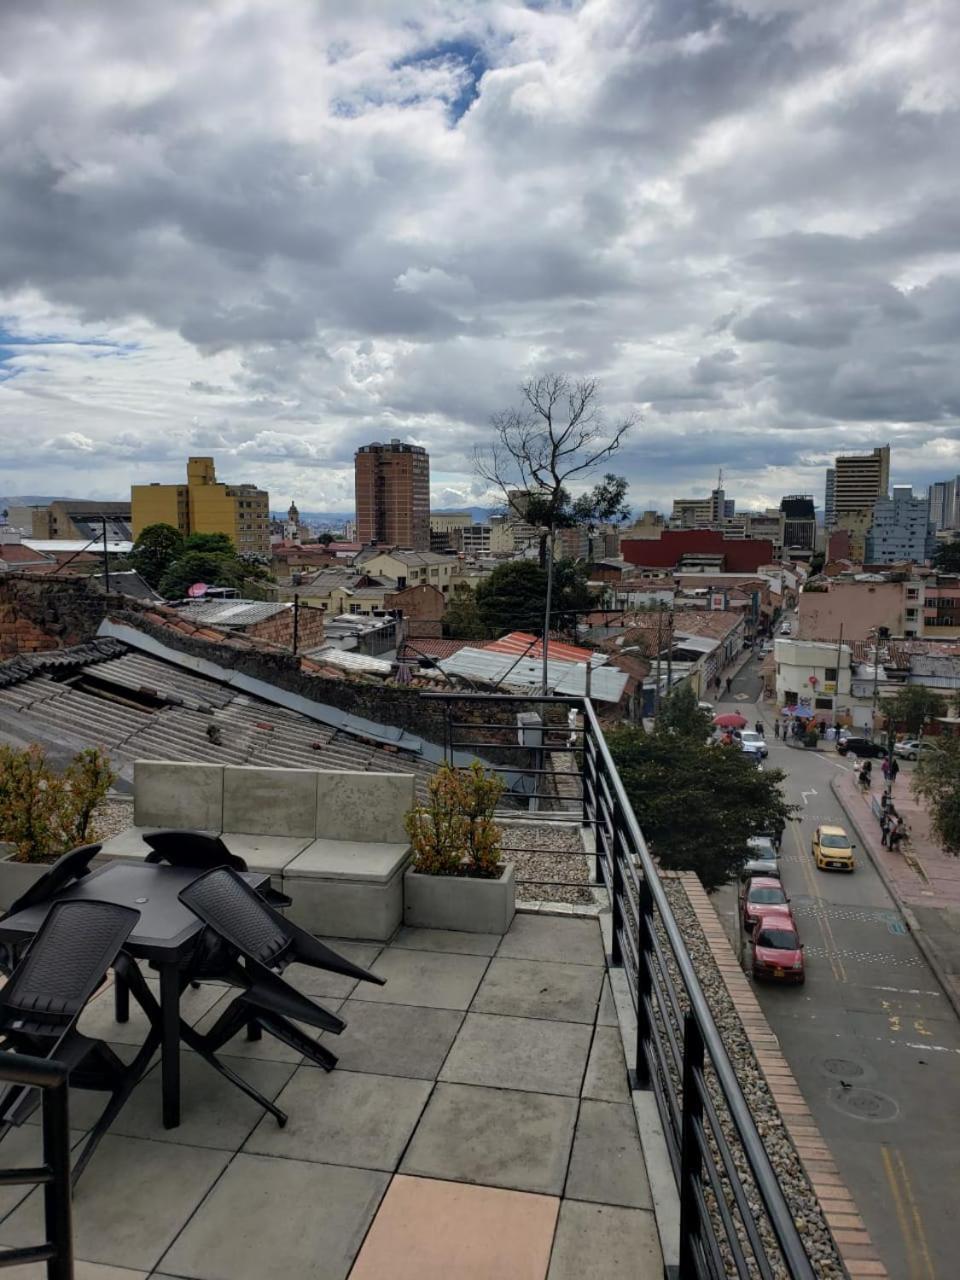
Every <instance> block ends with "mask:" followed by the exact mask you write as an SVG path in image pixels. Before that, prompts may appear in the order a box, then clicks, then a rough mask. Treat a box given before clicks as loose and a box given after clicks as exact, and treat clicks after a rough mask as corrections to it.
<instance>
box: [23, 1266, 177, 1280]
mask: <svg viewBox="0 0 960 1280" xmlns="http://www.w3.org/2000/svg"><path fill="white" fill-rule="evenodd" d="M154 1275H156V1272H154ZM3 1276H4V1280H46V1277H47V1264H46V1263H45V1262H30V1263H25V1264H24V1265H23V1266H21V1267H7V1268H6V1269H5V1270H4V1272H3ZM73 1280H147V1272H146V1271H128V1270H127V1268H126V1267H104V1266H102V1265H101V1264H100V1263H99V1262H75V1263H74V1264H73ZM158 1280H162V1278H159V1277H158ZM174 1280H175V1278H174Z"/></svg>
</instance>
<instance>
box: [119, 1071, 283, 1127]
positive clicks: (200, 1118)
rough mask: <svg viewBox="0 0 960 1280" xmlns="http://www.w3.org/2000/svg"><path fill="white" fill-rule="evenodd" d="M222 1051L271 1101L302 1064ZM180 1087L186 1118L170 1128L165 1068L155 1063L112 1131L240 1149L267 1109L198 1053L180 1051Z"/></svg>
mask: <svg viewBox="0 0 960 1280" xmlns="http://www.w3.org/2000/svg"><path fill="white" fill-rule="evenodd" d="M220 1057H221V1059H222V1061H223V1064H224V1066H226V1067H229V1068H230V1069H231V1070H232V1071H235V1072H236V1073H237V1075H239V1076H241V1077H242V1078H243V1079H244V1080H246V1081H247V1082H248V1083H249V1084H251V1085H253V1087H254V1088H255V1089H256V1090H257V1091H258V1092H259V1093H262V1094H263V1095H264V1097H266V1098H269V1099H270V1101H271V1102H272V1101H273V1100H274V1098H276V1096H277V1094H278V1093H279V1092H280V1091H281V1089H282V1088H283V1087H284V1085H285V1084H286V1083H287V1081H288V1080H289V1079H290V1077H291V1076H292V1075H293V1073H294V1071H295V1070H296V1067H295V1066H294V1064H293V1063H291V1062H267V1061H265V1060H263V1059H256V1058H229V1057H227V1056H226V1055H225V1054H221V1055H220ZM180 1089H181V1094H180V1097H181V1104H180V1106H181V1119H180V1124H179V1126H178V1127H177V1128H176V1129H164V1127H163V1124H162V1122H161V1114H162V1103H161V1094H160V1090H161V1076H160V1068H159V1066H157V1067H154V1069H153V1070H152V1071H151V1072H150V1073H149V1074H148V1075H147V1076H145V1077H144V1079H143V1080H142V1081H141V1082H140V1084H139V1085H138V1086H137V1088H136V1089H135V1090H134V1091H133V1093H132V1094H131V1096H130V1099H129V1101H128V1102H127V1104H126V1106H125V1107H124V1108H123V1110H122V1111H121V1112H120V1114H119V1116H118V1117H117V1118H116V1120H115V1121H114V1122H113V1124H112V1125H111V1127H110V1132H111V1133H121V1134H125V1135H126V1136H127V1137H128V1138H152V1139H153V1140H154V1141H155V1142H177V1143H180V1144H181V1145H185V1146H189V1147H215V1148H217V1149H218V1150H222V1151H236V1150H238V1149H239V1147H240V1145H241V1144H242V1142H243V1141H244V1139H245V1138H247V1137H248V1136H249V1135H250V1133H251V1132H252V1131H253V1129H254V1127H255V1126H256V1124H257V1123H258V1121H260V1120H261V1119H262V1118H263V1117H264V1114H265V1113H264V1110H263V1108H262V1107H261V1106H259V1104H258V1103H256V1102H254V1101H253V1099H252V1098H248V1097H247V1095H246V1094H245V1093H242V1092H241V1091H240V1090H239V1089H238V1088H236V1086H235V1085H232V1084H231V1083H230V1082H229V1080H225V1079H224V1078H223V1077H222V1076H221V1075H219V1074H218V1073H217V1072H216V1071H214V1069H213V1067H211V1066H210V1065H209V1064H208V1063H206V1062H204V1060H203V1059H202V1058H201V1057H200V1056H199V1055H198V1054H195V1053H181V1055H180ZM270 1123H271V1124H276V1121H275V1120H274V1119H273V1118H272V1117H271V1118H270Z"/></svg>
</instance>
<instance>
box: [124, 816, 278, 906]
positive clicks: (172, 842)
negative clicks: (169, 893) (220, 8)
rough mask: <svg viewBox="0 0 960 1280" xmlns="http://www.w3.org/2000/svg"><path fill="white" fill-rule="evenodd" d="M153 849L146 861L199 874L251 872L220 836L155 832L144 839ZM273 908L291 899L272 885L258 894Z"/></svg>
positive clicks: (187, 832) (260, 890)
mask: <svg viewBox="0 0 960 1280" xmlns="http://www.w3.org/2000/svg"><path fill="white" fill-rule="evenodd" d="M143 839H144V842H145V843H146V844H148V845H149V846H150V849H151V852H150V853H148V854H147V856H146V859H145V861H146V862H153V863H157V862H166V863H168V864H169V866H171V867H196V869H197V870H198V871H211V870H213V868H214V867H232V868H233V869H234V871H246V870H248V867H247V864H246V862H244V860H243V858H241V857H240V855H239V854H236V853H231V852H230V850H229V849H228V848H227V846H226V845H225V844H224V842H223V841H222V840H221V838H220V837H219V836H210V835H207V833H206V832H205V831H154V832H153V833H152V834H151V835H148V836H144V837H143ZM257 892H258V893H259V894H260V897H261V898H263V900H264V901H265V902H269V903H270V905H271V906H272V907H289V905H290V899H289V898H288V897H287V895H286V894H285V893H280V892H278V891H277V890H276V889H274V888H272V887H271V886H270V885H265V886H264V887H263V888H262V889H259V890H258V891H257Z"/></svg>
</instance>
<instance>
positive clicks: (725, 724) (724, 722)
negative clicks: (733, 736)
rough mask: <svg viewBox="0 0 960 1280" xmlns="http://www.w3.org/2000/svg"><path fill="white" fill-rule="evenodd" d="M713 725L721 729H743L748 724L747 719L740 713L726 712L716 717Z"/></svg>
mask: <svg viewBox="0 0 960 1280" xmlns="http://www.w3.org/2000/svg"><path fill="white" fill-rule="evenodd" d="M713 723H714V724H715V725H717V726H718V727H719V728H721V729H742V728H743V726H744V725H745V724H746V723H747V717H746V716H742V715H741V714H740V712H739V711H725V712H724V713H723V715H719V716H714V717H713Z"/></svg>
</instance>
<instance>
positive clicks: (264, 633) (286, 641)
mask: <svg viewBox="0 0 960 1280" xmlns="http://www.w3.org/2000/svg"><path fill="white" fill-rule="evenodd" d="M242 634H243V635H245V636H249V637H250V638H251V639H253V640H269V641H270V643H271V644H279V645H281V646H282V647H283V648H284V649H291V648H292V647H293V610H292V609H284V610H283V612H282V613H276V614H274V615H273V617H272V618H265V619H264V620H263V622H257V623H254V624H253V626H250V627H244V628H243V632H242ZM322 644H323V610H322V609H311V608H309V607H308V606H303V605H301V607H300V620H299V622H298V625H297V648H298V650H299V651H300V652H301V653H303V652H305V651H306V650H307V649H316V648H318V647H319V646H320V645H322Z"/></svg>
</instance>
